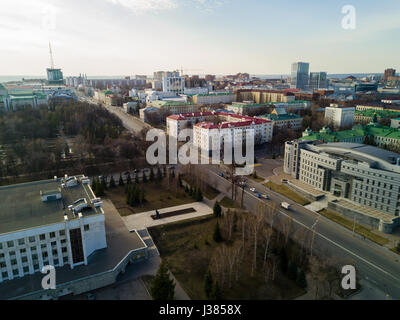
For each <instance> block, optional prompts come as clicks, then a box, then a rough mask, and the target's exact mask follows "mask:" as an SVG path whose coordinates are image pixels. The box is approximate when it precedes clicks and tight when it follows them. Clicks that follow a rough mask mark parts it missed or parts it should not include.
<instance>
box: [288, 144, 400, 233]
mask: <svg viewBox="0 0 400 320" xmlns="http://www.w3.org/2000/svg"><path fill="white" fill-rule="evenodd" d="M284 172H285V173H286V174H289V175H291V176H292V177H294V178H295V179H298V180H300V181H301V182H303V183H305V184H308V185H310V186H312V187H313V188H315V189H317V190H321V191H325V192H330V193H332V194H333V195H335V196H336V197H338V198H342V199H346V200H347V202H345V203H349V204H350V205H347V206H345V207H346V208H344V207H343V213H344V212H347V211H351V208H352V207H351V204H353V213H354V214H359V215H360V216H362V218H363V219H364V220H365V221H369V222H371V220H373V221H377V222H373V223H374V224H375V226H377V227H379V229H381V230H382V231H384V232H388V233H390V232H392V230H393V229H394V228H395V227H397V226H398V224H399V219H398V218H397V217H398V216H399V213H400V212H399V210H400V200H399V199H400V155H399V154H397V153H394V152H390V151H387V150H383V149H380V148H377V147H373V146H369V145H363V144H358V143H322V144H321V143H318V142H316V141H290V142H286V144H285V160H284ZM333 205H334V206H335V208H336V209H338V208H339V207H340V206H338V205H335V204H333ZM358 207H359V208H358ZM357 208H358V209H357ZM362 208H366V209H365V210H363V209H362ZM367 210H369V211H367ZM363 212H364V214H363ZM380 213H381V214H380ZM387 217H389V218H387ZM390 217H393V219H391V218H390Z"/></svg>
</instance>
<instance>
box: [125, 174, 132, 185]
mask: <svg viewBox="0 0 400 320" xmlns="http://www.w3.org/2000/svg"><path fill="white" fill-rule="evenodd" d="M131 183H132V179H131V174H130V173H128V175H127V177H126V184H128V185H129V184H131Z"/></svg>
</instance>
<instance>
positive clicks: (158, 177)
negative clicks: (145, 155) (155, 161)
mask: <svg viewBox="0 0 400 320" xmlns="http://www.w3.org/2000/svg"><path fill="white" fill-rule="evenodd" d="M162 179H163V175H162V173H161V170H160V167H158V168H157V181H159V182H160V181H161V180H162Z"/></svg>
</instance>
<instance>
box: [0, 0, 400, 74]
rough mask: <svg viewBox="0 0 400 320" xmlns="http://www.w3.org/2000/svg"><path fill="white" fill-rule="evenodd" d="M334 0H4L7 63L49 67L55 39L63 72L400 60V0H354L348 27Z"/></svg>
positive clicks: (363, 69) (376, 69)
mask: <svg viewBox="0 0 400 320" xmlns="http://www.w3.org/2000/svg"><path fill="white" fill-rule="evenodd" d="M333 2H334V3H329V4H325V3H319V2H317V1H314V0H309V1H302V2H301V4H300V3H296V2H295V1H293V2H291V3H290V7H288V6H287V5H285V6H283V5H278V4H276V3H273V2H272V1H257V0H250V1H246V3H245V4H244V3H242V2H240V1H237V0H219V1H217V0H215V1H213V0H186V1H183V0H152V1H145V0H99V1H96V2H94V1H93V0H91V1H87V2H85V3H81V2H78V1H75V0H73V1H69V2H68V3H66V2H62V1H60V0H56V1H49V0H37V1H27V0H15V1H11V0H4V1H3V6H2V13H0V18H1V21H2V22H1V23H0V30H1V33H0V39H1V40H2V42H3V43H4V44H5V45H4V46H3V48H2V49H1V50H0V59H1V61H2V62H4V64H3V65H2V70H1V71H0V72H1V75H10V76H12V75H44V74H45V68H47V67H49V65H50V58H49V53H48V42H49V41H50V42H51V43H52V45H53V51H54V56H55V65H56V67H59V68H62V69H63V72H64V74H65V75H76V74H79V73H86V74H88V75H92V76H101V75H104V76H112V75H129V74H148V75H149V74H152V72H153V71H157V70H175V69H181V68H183V69H184V70H185V73H189V74H207V73H211V74H232V73H237V72H248V73H250V74H282V75H287V74H289V73H290V66H291V64H292V63H293V62H295V61H306V62H309V63H310V72H319V71H326V72H327V73H328V74H332V73H335V74H340V73H383V71H384V70H385V69H386V68H389V67H393V68H395V69H399V66H398V61H397V60H396V52H399V49H400V45H399V44H398V43H396V42H395V41H393V40H391V39H396V37H397V38H398V36H399V33H400V22H399V21H398V19H397V17H398V16H399V13H400V4H399V3H398V2H395V1H392V0H385V1H383V2H380V3H379V4H376V3H374V1H370V0H368V1H353V3H352V5H354V7H355V8H356V17H357V24H356V29H355V30H345V29H343V28H342V26H341V20H342V19H343V16H344V15H343V14H342V12H341V10H342V7H343V6H344V5H346V3H344V2H342V1H333ZM71 17H72V19H71ZM99 21H100V22H101V23H99ZM316 44H317V45H316ZM383 57H384V59H383ZM186 70H187V71H186ZM192 70H194V71H192Z"/></svg>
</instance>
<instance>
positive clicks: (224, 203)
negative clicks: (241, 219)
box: [219, 197, 240, 209]
mask: <svg viewBox="0 0 400 320" xmlns="http://www.w3.org/2000/svg"><path fill="white" fill-rule="evenodd" d="M219 204H220V205H221V206H223V207H224V208H229V209H235V208H236V209H237V208H240V206H239V205H238V204H237V203H236V202H235V201H233V200H232V199H230V198H228V197H225V198H223V199H222V201H221V202H220V203H219Z"/></svg>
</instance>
